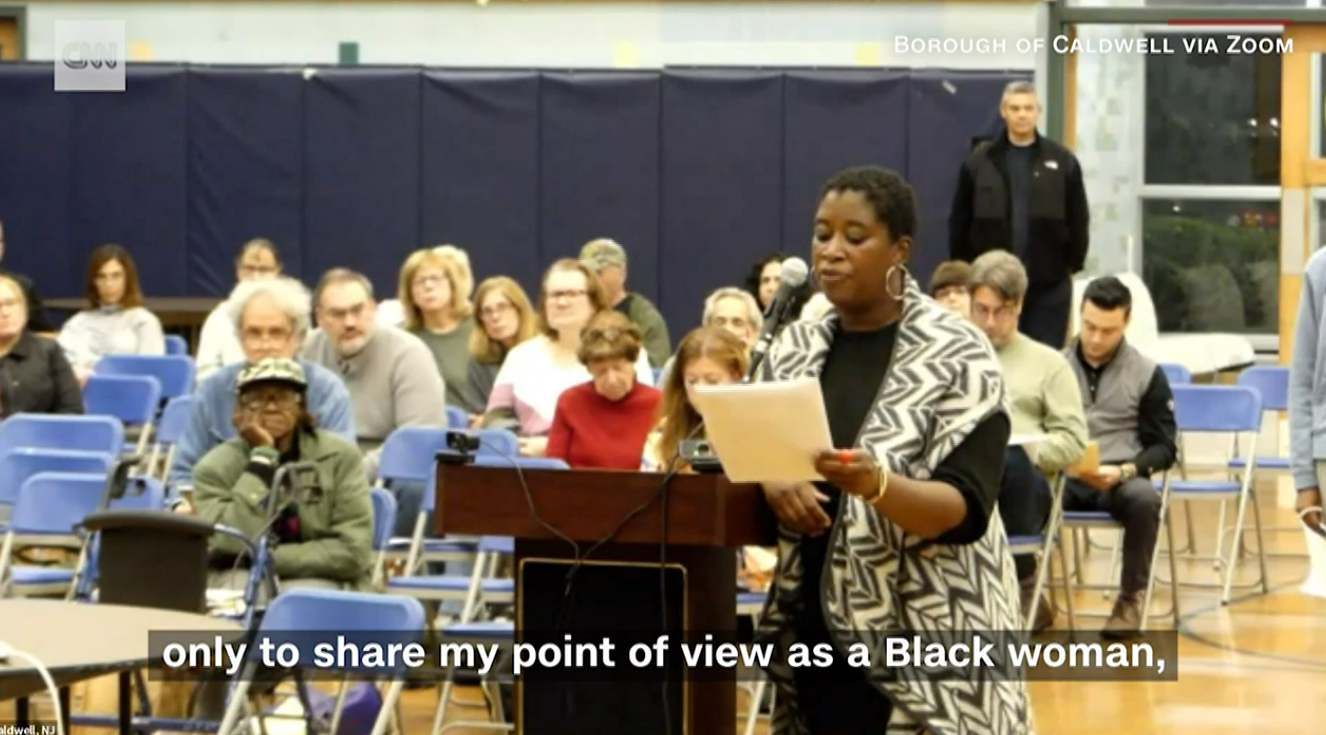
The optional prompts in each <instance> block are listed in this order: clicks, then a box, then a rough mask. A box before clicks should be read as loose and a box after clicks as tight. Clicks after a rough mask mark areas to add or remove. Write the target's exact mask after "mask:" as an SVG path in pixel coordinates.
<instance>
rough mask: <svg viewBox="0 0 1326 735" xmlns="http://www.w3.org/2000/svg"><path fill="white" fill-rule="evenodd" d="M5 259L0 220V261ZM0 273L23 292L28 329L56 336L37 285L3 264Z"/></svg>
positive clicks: (3, 225)
mask: <svg viewBox="0 0 1326 735" xmlns="http://www.w3.org/2000/svg"><path fill="white" fill-rule="evenodd" d="M4 259H5V223H4V220H0V261H3V260H4ZM0 275H5V276H9V277H10V278H12V279H14V283H16V284H18V287H19V290H21V291H22V292H23V300H24V302H25V303H26V304H27V309H28V327H27V328H28V329H29V330H31V331H33V332H36V333H37V334H40V335H45V336H50V337H54V336H56V330H55V327H53V326H51V320H50V318H49V317H48V316H46V307H45V306H44V305H42V303H41V295H40V294H38V293H37V287H36V285H34V284H33V283H32V279H31V278H28V277H27V276H25V275H23V274H22V273H15V272H14V271H11V270H9V269H7V268H5V267H3V266H0Z"/></svg>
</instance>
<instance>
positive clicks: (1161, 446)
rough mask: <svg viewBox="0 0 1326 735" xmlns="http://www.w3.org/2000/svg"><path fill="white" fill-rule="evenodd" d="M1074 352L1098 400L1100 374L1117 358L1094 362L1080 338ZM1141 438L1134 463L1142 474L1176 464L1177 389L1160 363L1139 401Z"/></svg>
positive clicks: (1153, 472)
mask: <svg viewBox="0 0 1326 735" xmlns="http://www.w3.org/2000/svg"><path fill="white" fill-rule="evenodd" d="M1114 354H1115V355H1116V356H1117V355H1118V354H1119V353H1118V351H1117V350H1116V351H1115V353H1114ZM1073 355H1074V356H1075V357H1076V358H1077V362H1078V364H1079V365H1081V366H1082V374H1083V375H1084V376H1086V379H1087V391H1088V392H1090V393H1091V400H1092V401H1093V402H1094V401H1095V400H1096V389H1097V388H1098V387H1099V386H1100V376H1101V374H1102V373H1104V372H1105V368H1107V367H1109V366H1110V363H1111V362H1113V361H1114V357H1111V358H1110V359H1109V360H1106V361H1105V362H1103V363H1101V364H1100V366H1099V367H1096V366H1093V365H1092V364H1091V363H1089V362H1087V359H1086V358H1085V357H1083V355H1082V344H1081V343H1080V342H1079V343H1078V345H1077V349H1076V350H1074V351H1073ZM1137 442H1138V443H1139V444H1141V445H1142V451H1140V452H1138V453H1137V456H1136V457H1133V461H1132V464H1133V466H1134V467H1136V468H1137V475H1138V477H1150V476H1151V475H1154V474H1155V473H1157V472H1164V471H1165V470H1167V469H1169V468H1170V467H1172V466H1174V462H1175V460H1176V459H1178V445H1179V427H1178V423H1177V422H1176V420H1175V418H1174V391H1172V390H1170V387H1169V378H1167V377H1165V371H1164V370H1161V369H1160V366H1159V365H1157V366H1156V369H1155V372H1153V373H1151V380H1150V381H1149V382H1148V383H1147V384H1146V390H1145V391H1143V393H1142V397H1141V399H1139V400H1138V402H1137Z"/></svg>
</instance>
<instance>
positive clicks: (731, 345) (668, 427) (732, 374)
mask: <svg viewBox="0 0 1326 735" xmlns="http://www.w3.org/2000/svg"><path fill="white" fill-rule="evenodd" d="M674 369H675V370H676V372H675V373H668V377H667V379H666V380H665V381H664V382H663V383H662V390H663V397H662V400H661V401H660V403H659V422H658V426H657V429H658V430H657V432H656V433H655V434H653V435H652V436H651V437H650V439H651V441H650V442H649V445H648V447H647V448H646V450H645V456H644V462H643V464H642V469H644V470H646V471H651V472H671V471H673V470H676V471H677V472H691V471H692V468H691V465H690V463H689V462H687V461H686V460H684V459H682V458H681V456H680V455H681V444H682V442H683V441H688V440H695V439H703V438H704V426H703V418H702V417H701V416H700V412H699V411H697V410H696V409H695V406H694V404H692V403H691V398H690V396H691V391H692V390H693V389H694V387H695V386H697V385H731V384H733V383H740V382H741V380H742V378H744V377H745V375H746V371H747V370H749V369H750V345H749V344H748V343H747V342H746V341H745V340H743V339H741V338H740V337H739V336H737V335H736V334H735V333H733V331H732V330H730V329H726V328H723V327H718V326H716V325H711V326H705V327H700V328H699V329H694V330H692V331H691V332H690V333H689V334H687V335H686V336H685V337H683V338H682V340H681V344H680V345H678V346H677V356H676V364H675V366H674ZM777 560H778V553H777V550H776V549H764V548H761V547H758V546H747V547H744V548H743V549H742V550H741V552H740V553H739V554H738V555H737V561H738V565H737V569H738V572H737V574H738V577H739V580H740V583H741V584H742V586H744V587H746V588H747V589H751V590H763V589H766V588H768V586H769V582H770V580H771V579H772V577H773V569H774V564H775V563H776V562H777Z"/></svg>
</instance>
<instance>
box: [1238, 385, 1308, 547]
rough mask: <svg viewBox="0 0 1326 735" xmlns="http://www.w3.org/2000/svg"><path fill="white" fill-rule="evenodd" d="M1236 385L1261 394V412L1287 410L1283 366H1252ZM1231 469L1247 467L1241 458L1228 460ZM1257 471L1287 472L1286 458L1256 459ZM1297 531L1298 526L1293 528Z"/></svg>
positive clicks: (1287, 399) (1287, 393)
mask: <svg viewBox="0 0 1326 735" xmlns="http://www.w3.org/2000/svg"><path fill="white" fill-rule="evenodd" d="M1237 384H1238V385H1242V386H1247V387H1248V388H1252V389H1254V390H1256V391H1257V392H1258V393H1260V394H1261V397H1262V410H1263V411H1288V410H1289V368H1288V367H1286V366H1284V365H1254V366H1252V367H1250V368H1248V369H1247V370H1244V371H1243V372H1241V373H1239V377H1238V383H1237ZM1229 466H1230V468H1231V469H1243V468H1244V467H1246V466H1247V462H1246V460H1244V458H1243V457H1242V456H1239V457H1235V458H1234V459H1232V460H1230V462H1229ZM1257 467H1258V469H1263V470H1288V469H1289V458H1288V457H1278V456H1273V457H1258V458H1257ZM1293 528H1294V530H1298V526H1294V527H1293Z"/></svg>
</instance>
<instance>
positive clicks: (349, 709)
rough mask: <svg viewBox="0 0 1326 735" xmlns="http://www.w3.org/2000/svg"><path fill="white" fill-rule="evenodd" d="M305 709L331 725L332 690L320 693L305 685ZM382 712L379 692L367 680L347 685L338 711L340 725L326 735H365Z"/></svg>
mask: <svg viewBox="0 0 1326 735" xmlns="http://www.w3.org/2000/svg"><path fill="white" fill-rule="evenodd" d="M307 691H308V704H309V712H310V713H311V714H312V715H313V716H314V717H315V718H317V719H319V720H322V721H323V722H325V723H327V724H328V725H331V720H332V711H333V710H334V709H335V708H336V692H335V691H330V692H324V691H320V690H317V689H314V688H313V687H308V688H307ZM381 711H382V695H381V694H380V693H379V692H378V688H377V687H376V686H374V685H373V684H372V683H371V682H367V681H360V682H354V683H352V684H349V685H348V686H347V688H346V692H345V707H344V708H343V709H342V710H341V727H340V729H339V730H337V731H336V732H334V733H331V734H330V735H369V734H370V733H372V732H373V723H374V722H376V721H377V718H378V713H379V712H381Z"/></svg>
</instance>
